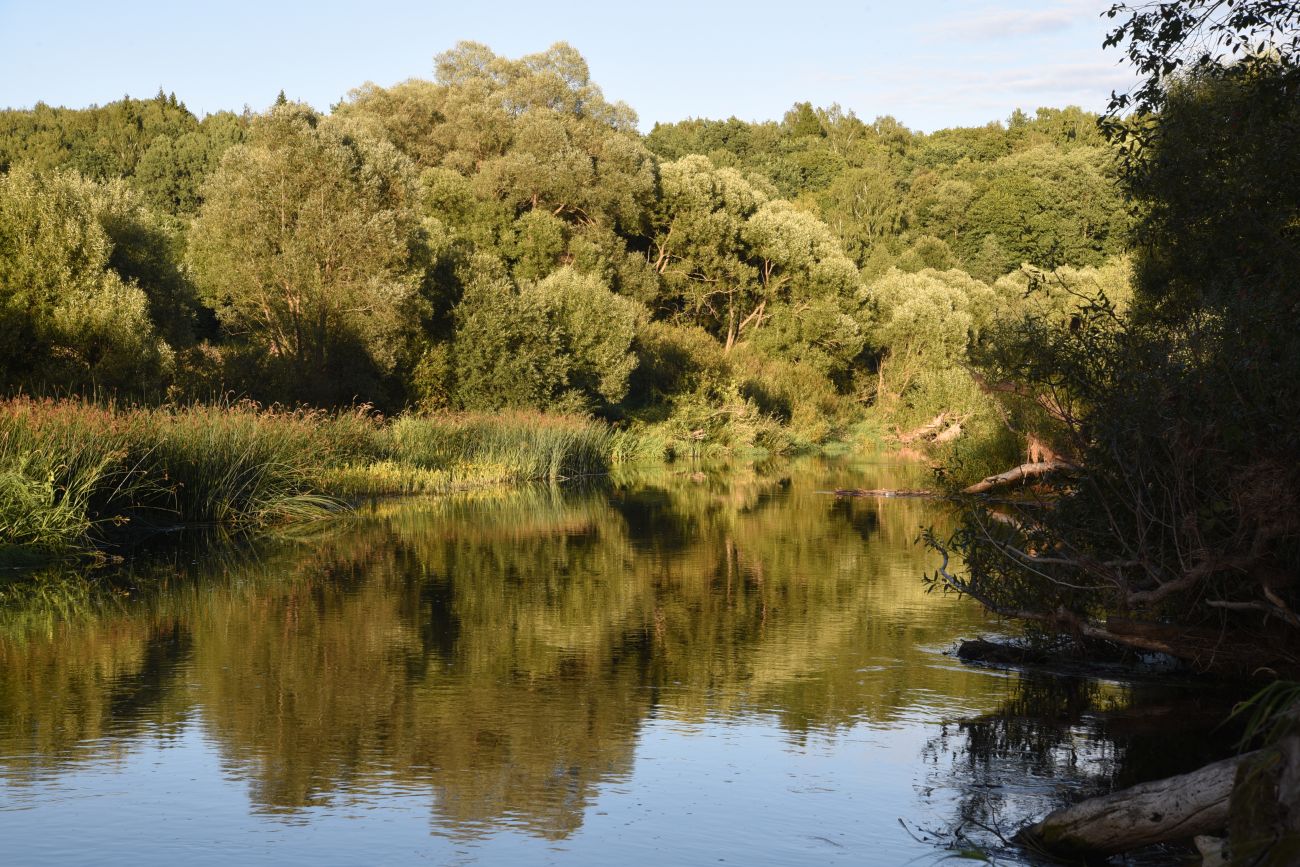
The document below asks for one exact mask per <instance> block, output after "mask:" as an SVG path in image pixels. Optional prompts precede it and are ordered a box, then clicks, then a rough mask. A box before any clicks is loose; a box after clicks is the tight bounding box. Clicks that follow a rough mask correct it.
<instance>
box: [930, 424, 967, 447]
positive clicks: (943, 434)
mask: <svg viewBox="0 0 1300 867" xmlns="http://www.w3.org/2000/svg"><path fill="white" fill-rule="evenodd" d="M959 436H961V422H959V421H955V422H953V423H952V424H950V425H948V427H946V428H944V429H943V430H941V431H939V433H937V434H935V435H934V441H935V442H936V443H950V442H952V441H953V440H955V439H957V437H959Z"/></svg>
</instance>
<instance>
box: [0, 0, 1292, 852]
mask: <svg viewBox="0 0 1300 867" xmlns="http://www.w3.org/2000/svg"><path fill="white" fill-rule="evenodd" d="M1109 14H1110V15H1111V17H1112V18H1116V17H1117V16H1118V21H1117V24H1116V26H1115V29H1114V30H1113V31H1112V32H1111V34H1110V36H1109V38H1108V40H1107V44H1108V45H1109V46H1110V47H1120V48H1121V49H1122V50H1123V51H1124V52H1125V53H1126V55H1127V59H1128V61H1129V62H1130V63H1131V64H1132V66H1133V67H1134V69H1135V70H1136V71H1137V72H1138V73H1139V74H1140V75H1141V76H1142V81H1141V83H1140V84H1139V86H1138V87H1137V88H1136V89H1135V90H1134V91H1133V92H1132V93H1130V94H1118V95H1113V96H1112V101H1111V105H1110V107H1109V110H1108V111H1107V113H1105V114H1103V115H1101V116H1098V115H1093V114H1090V113H1087V112H1085V111H1082V110H1080V109H1078V108H1070V107H1067V108H1060V109H1058V108H1039V109H1037V111H1036V112H1035V113H1034V114H1033V115H1029V114H1026V113H1024V112H1020V111H1017V112H1016V113H1014V114H1013V115H1012V116H1010V117H1009V118H1007V119H1006V120H1005V121H998V122H993V123H990V124H988V125H986V126H983V127H977V128H958V129H945V130H939V131H936V132H933V133H922V132H917V131H913V130H909V129H908V128H907V127H905V126H904V125H903V124H902V123H900V122H899V121H897V120H895V119H893V118H891V117H878V118H876V119H875V120H873V121H871V122H867V121H864V120H862V119H860V118H858V117H856V116H855V115H854V114H853V113H852V112H849V111H846V110H844V109H843V108H841V107H839V106H834V105H832V106H828V107H817V106H814V105H813V104H812V103H800V104H796V105H794V106H793V107H791V109H790V110H789V111H788V112H786V114H785V116H784V117H783V118H782V120H781V121H779V122H775V121H772V122H745V121H741V120H738V119H736V118H731V119H728V120H706V119H690V120H685V121H682V122H679V123H674V124H658V125H656V126H655V127H654V129H653V130H651V131H650V132H649V133H647V134H642V133H641V132H639V131H638V127H637V118H636V115H635V113H634V112H633V111H632V109H631V108H629V107H628V106H626V105H624V104H622V103H618V102H610V101H609V100H608V99H606V97H605V96H604V94H603V93H602V91H601V90H600V88H599V87H598V86H597V85H596V84H595V83H593V82H592V81H591V78H590V74H589V70H588V67H587V64H586V62H585V61H584V60H583V58H582V57H581V55H580V54H579V53H578V52H577V51H575V50H574V49H573V48H571V47H570V46H568V45H565V44H563V43H560V44H556V45H554V46H552V47H551V48H550V49H548V50H546V51H544V52H542V53H539V54H534V55H529V56H525V57H522V58H518V59H509V58H504V57H500V56H497V55H495V54H494V53H493V52H492V51H491V50H490V49H488V48H487V47H485V46H483V45H480V44H477V43H469V42H466V43H461V44H459V45H458V46H456V47H455V48H453V49H452V50H450V51H447V52H445V53H443V54H440V55H439V56H438V57H437V58H436V61H435V70H434V75H433V77H432V79H430V80H425V79H412V80H409V81H406V82H402V83H399V84H396V85H393V86H391V87H381V86H378V85H375V84H364V85H362V86H360V87H358V88H357V89H355V90H353V91H352V92H351V93H349V94H348V95H347V96H346V97H345V98H344V99H342V100H341V101H340V102H339V103H338V104H337V105H334V106H331V107H330V108H329V111H328V112H322V111H321V110H319V109H317V108H313V107H311V106H308V105H305V104H301V103H296V102H293V101H291V100H289V99H288V98H286V96H285V94H284V93H283V92H282V93H281V94H280V96H279V98H278V99H277V100H276V101H275V104H274V105H272V106H270V107H269V108H267V109H266V110H265V111H263V112H253V111H251V110H248V109H245V110H244V111H243V112H242V113H231V112H222V113H217V114H212V115H209V116H207V117H204V118H201V119H200V118H198V117H196V116H195V115H194V114H193V113H191V112H190V111H189V110H188V109H186V107H185V105H184V103H183V102H180V101H179V100H178V99H177V98H176V97H175V96H174V95H170V94H166V93H164V92H161V91H160V92H159V94H158V95H157V96H156V97H154V98H153V99H149V100H140V99H132V98H124V99H123V100H121V101H119V102H115V103H111V104H109V105H106V106H103V107H91V108H88V109H65V108H52V107H49V106H46V105H43V104H40V105H37V106H36V107H35V108H33V109H30V110H25V109H24V110H17V109H15V110H8V111H4V112H0V391H3V393H4V394H5V395H6V396H8V397H9V398H10V399H9V400H7V401H5V403H4V412H3V413H0V541H5V540H13V539H17V538H20V537H21V538H23V539H27V538H31V539H41V538H43V536H42V534H44V537H49V538H58V539H64V540H67V539H75V540H78V541H84V540H85V539H87V538H89V537H90V535H91V528H94V527H107V526H109V525H112V526H118V525H119V524H125V523H129V522H130V521H131V520H135V519H137V518H138V517H139V516H140V515H141V514H142V513H144V512H145V511H147V510H148V509H153V510H155V512H162V511H168V510H170V511H168V514H175V515H178V516H180V517H181V518H182V519H184V520H202V521H209V520H210V521H213V522H221V521H225V522H228V523H239V522H241V521H242V522H246V523H249V524H261V523H271V522H274V521H278V520H282V519H284V520H288V519H292V518H293V517H294V516H295V515H297V514H306V513H308V512H313V511H314V510H319V509H328V508H329V507H330V506H331V504H332V503H331V502H325V497H324V494H323V493H322V492H325V493H327V494H330V495H339V494H358V493H361V494H365V493H376V492H380V493H389V492H394V491H406V492H409V491H424V492H429V491H442V490H451V489H455V488H456V486H457V485H458V484H460V483H461V482H463V481H464V479H465V478H467V477H469V476H473V474H474V473H477V474H478V475H477V476H473V478H475V479H478V480H487V481H503V480H504V481H517V480H521V479H525V478H528V479H541V478H546V479H550V480H552V481H554V480H558V479H560V478H565V477H569V476H572V475H583V474H587V473H595V472H603V471H605V470H607V469H609V467H610V466H612V465H613V464H615V463H618V462H619V461H620V460H623V459H625V458H627V457H629V456H633V455H635V456H636V457H647V456H652V457H657V458H663V457H670V458H671V457H677V456H684V455H687V454H689V455H690V456H691V457H700V456H706V457H707V456H717V455H724V454H733V453H741V452H751V453H753V452H764V453H768V454H782V453H788V452H794V451H799V450H806V449H812V448H814V447H818V446H826V445H828V444H831V443H845V442H847V443H850V444H872V445H884V446H886V447H888V448H889V449H890V450H891V451H892V452H893V453H895V454H901V455H904V456H910V457H919V458H921V459H924V460H928V461H930V462H931V464H932V466H933V467H934V468H935V469H936V470H937V471H938V480H937V481H936V483H935V485H934V490H933V491H925V492H917V491H907V492H905V493H908V494H917V493H925V494H927V495H933V496H938V497H942V498H943V499H945V500H947V501H949V502H953V503H955V508H954V511H955V513H956V517H955V526H956V529H955V531H953V532H949V533H946V534H942V535H941V534H939V533H938V532H937V531H934V530H927V531H923V533H922V538H923V539H924V540H925V542H926V543H927V544H928V545H929V546H930V547H931V548H932V549H934V552H935V553H936V558H938V557H939V556H941V558H942V566H940V567H939V569H938V571H937V572H936V573H934V574H933V575H932V576H931V577H929V578H928V579H927V581H928V582H929V585H930V589H938V590H943V591H956V592H958V593H960V594H964V595H968V596H970V597H972V598H974V599H976V600H978V601H979V602H980V603H982V604H983V605H984V606H985V607H986V608H988V609H989V610H991V611H993V612H996V613H998V614H1001V615H1005V616H1008V617H1011V618H1015V619H1017V620H1019V621H1023V622H1026V623H1028V624H1031V631H1032V632H1033V635H1034V636H1035V637H1037V638H1041V639H1045V642H1044V643H1051V642H1052V641H1056V640H1059V639H1064V640H1065V642H1066V643H1068V644H1069V645H1070V647H1072V648H1074V649H1079V648H1082V649H1083V650H1084V652H1085V653H1092V652H1097V651H1100V650H1105V651H1106V652H1107V653H1111V652H1130V653H1131V652H1133V651H1140V652H1143V653H1156V654H1161V655H1164V656H1167V657H1172V658H1174V659H1176V660H1178V661H1181V663H1183V664H1185V665H1186V666H1187V667H1189V668H1192V669H1195V670H1198V671H1200V672H1214V673H1217V674H1221V675H1230V676H1233V677H1237V678H1241V679H1245V678H1247V677H1251V678H1255V679H1268V680H1274V681H1276V683H1274V687H1271V689H1274V692H1273V693H1271V695H1272V698H1271V699H1269V701H1271V702H1272V705H1271V706H1270V707H1268V708H1265V709H1264V710H1263V711H1260V713H1259V714H1258V715H1257V720H1264V721H1266V722H1267V724H1268V725H1267V726H1264V727H1260V726H1256V729H1257V731H1258V732H1259V733H1268V732H1271V734H1272V741H1273V742H1272V745H1271V746H1268V745H1266V747H1265V748H1264V749H1263V750H1261V751H1260V752H1258V753H1255V754H1253V755H1254V758H1249V756H1250V755H1251V754H1247V757H1244V758H1243V761H1245V762H1254V763H1255V765H1254V766H1251V767H1253V770H1252V769H1250V767H1248V765H1247V764H1243V765H1242V767H1243V768H1247V770H1246V771H1243V772H1242V774H1241V775H1240V776H1239V779H1241V780H1245V781H1246V782H1249V783H1250V785H1251V786H1254V785H1255V782H1251V781H1252V780H1255V781H1257V780H1264V781H1265V783H1261V784H1259V785H1263V786H1265V787H1266V788H1267V787H1272V788H1268V789H1267V791H1266V792H1264V794H1263V795H1258V794H1257V792H1256V790H1255V789H1248V787H1247V786H1246V785H1245V784H1244V783H1239V784H1238V786H1237V790H1236V793H1235V794H1233V795H1232V798H1233V805H1232V811H1233V819H1232V822H1233V823H1234V824H1233V828H1232V832H1231V837H1232V839H1233V840H1234V841H1236V842H1235V845H1237V847H1238V849H1237V852H1236V854H1235V855H1234V857H1236V858H1237V859H1238V860H1236V861H1234V862H1233V863H1251V864H1255V863H1278V864H1282V863H1294V858H1290V859H1289V860H1288V857H1289V856H1288V855H1287V854H1286V853H1283V854H1281V855H1280V858H1281V859H1282V860H1275V861H1261V860H1248V859H1249V858H1254V854H1253V853H1254V852H1255V850H1254V849H1252V848H1251V847H1257V848H1258V850H1259V851H1260V852H1264V853H1265V854H1267V853H1268V850H1269V847H1273V848H1274V850H1275V851H1278V852H1280V851H1281V850H1280V849H1277V847H1275V846H1274V843H1275V842H1276V841H1277V840H1281V839H1283V838H1284V837H1285V835H1288V834H1289V835H1290V837H1287V838H1286V839H1289V840H1290V843H1289V844H1288V845H1291V846H1293V847H1295V846H1300V844H1297V843H1296V842H1295V841H1296V840H1297V839H1300V837H1297V830H1296V829H1297V828H1300V806H1297V805H1300V775H1297V774H1296V773H1295V771H1294V769H1295V768H1300V728H1297V726H1296V723H1295V720H1296V719H1297V718H1300V717H1296V716H1295V714H1296V713H1300V712H1298V711H1296V710H1295V708H1296V707H1300V704H1296V702H1297V701H1300V698H1298V697H1300V687H1297V686H1295V684H1289V685H1288V684H1287V682H1286V681H1285V678H1294V677H1297V676H1300V641H1297V638H1298V636H1300V614H1298V613H1297V612H1300V580H1297V572H1296V568H1295V563H1296V561H1297V559H1300V517H1298V516H1300V493H1298V492H1300V435H1298V433H1297V426H1296V424H1295V423H1294V421H1293V420H1292V419H1291V415H1292V414H1293V412H1294V407H1295V405H1296V404H1297V403H1300V342H1298V339H1297V330H1296V328H1295V320H1296V316H1297V314H1298V313H1300V302H1298V301H1297V299H1298V298H1300V291H1298V290H1300V285H1298V284H1297V274H1300V261H1298V260H1300V148H1298V147H1297V146H1296V143H1297V140H1298V139H1300V62H1298V61H1297V57H1298V56H1300V4H1297V3H1294V2H1273V0H1188V2H1183V3H1175V2H1162V3H1147V4H1140V5H1137V6H1134V7H1127V6H1125V5H1123V4H1120V5H1117V6H1116V7H1114V8H1113V9H1111V10H1110V13H1109ZM29 396H36V398H42V397H54V398H59V397H66V396H78V397H85V398H87V399H86V400H84V401H65V402H59V401H56V400H51V401H44V402H43V401H41V400H39V399H33V398H31V397H29ZM245 398H246V399H248V402H244V403H240V402H237V401H239V400H241V399H245ZM268 405H270V406H272V407H273V408H272V409H269V410H267V409H264V407H266V406H268ZM124 406H131V407H135V409H134V410H132V411H131V412H123V411H122V410H121V407H124ZM381 416H396V417H397V420H396V421H386V420H384V418H382V417H381ZM70 443H71V444H72V445H69V444H70ZM87 443H90V444H91V445H86V444H87ZM216 444H219V447H217V445H216ZM56 447H57V448H56ZM60 448H61V449H64V451H62V452H59V451H58V449H60ZM223 449H224V450H225V451H223ZM56 453H57V454H59V455H63V456H64V457H59V458H57V460H56V459H55V458H49V457H47V455H49V454H56ZM304 456H312V457H310V458H307V457H304ZM56 464H57V466H56ZM309 464H311V465H309ZM110 467H114V468H116V469H112V470H111V471H110V470H106V469H105V468H110ZM230 467H236V468H237V470H230V469H229V468H230ZM466 467H473V468H474V469H473V471H472V472H469V473H467V471H466V470H465V468H466ZM69 468H73V469H75V470H76V472H73V471H72V470H70V469H69ZM141 468H146V469H147V472H146V471H145V470H142V469H141ZM1008 468H1010V469H1008ZM182 470H183V471H184V472H186V473H189V475H186V476H184V479H185V481H183V482H180V481H177V480H178V479H180V478H181V476H180V475H179V473H180V472H181V471H182ZM998 471H1002V472H998ZM78 473H80V474H81V475H80V476H78V475H77V474H78ZM245 473H247V476H245ZM60 474H62V475H60ZM150 474H152V475H150ZM386 474H387V475H386ZM457 474H459V475H457ZM146 476H147V477H148V478H146ZM254 476H255V477H256V478H257V479H258V480H259V481H258V484H262V485H264V487H263V488H256V487H255V486H253V485H251V484H248V483H246V481H245V479H246V477H247V478H252V477H254ZM56 478H57V479H59V480H58V481H56ZM76 478H85V479H86V480H87V481H85V482H84V484H83V483H79V482H76V481H75V479H76ZM124 480H130V485H132V486H134V487H130V486H128V485H127V484H126V482H125V481H124ZM159 480H161V481H159ZM78 485H81V487H78ZM204 485H209V487H208V488H205V487H204ZM123 492H129V494H130V496H129V497H128V496H127V495H126V494H124V493H123ZM841 493H843V492H841ZM858 493H864V494H868V495H874V494H878V493H880V492H871V491H867V492H858ZM890 493H895V494H896V493H899V492H897V491H895V492H890ZM24 498H26V499H24ZM78 498H80V499H78ZM38 500H39V501H40V503H42V504H43V506H42V508H43V509H44V511H40V510H38V509H36V508H35V507H32V506H29V505H28V504H29V503H35V502H37V501H38ZM69 503H78V504H79V505H77V506H76V508H75V509H73V508H65V507H67V505H68V504H69ZM231 504H234V505H231ZM60 510H62V511H60ZM132 510H135V511H132ZM38 513H39V515H40V516H41V517H40V518H39V521H38V520H37V518H34V517H33V516H35V515H38ZM65 513H66V514H65ZM60 516H62V517H60ZM231 516H234V518H233V519H232V518H231ZM60 521H62V522H63V523H59V522H60ZM38 524H39V526H38ZM15 528H18V529H15ZM23 534H27V535H26V536H23ZM47 547H50V548H53V547H55V546H54V545H49V546H47ZM1288 706H1290V707H1291V708H1292V710H1291V711H1290V713H1291V714H1292V716H1291V717H1290V718H1289V720H1290V721H1289V722H1288V721H1287V719H1288V718H1287V717H1286V716H1285V713H1282V712H1281V711H1282V709H1284V708H1286V707H1288ZM1266 711H1267V712H1266ZM1279 720H1281V722H1279ZM1264 742H1267V738H1265V739H1264ZM1270 751H1271V752H1270ZM1279 757H1281V758H1279ZM1285 762H1290V764H1289V765H1285V767H1289V768H1291V770H1286V771H1283V770H1279V768H1282V767H1283V765H1284V764H1285ZM1287 774H1289V775H1290V776H1286V775H1287ZM1252 775H1253V776H1252ZM1270 775H1271V776H1270ZM1247 778H1249V779H1247ZM1232 785H1233V784H1232V779H1231V775H1229V777H1228V782H1227V789H1228V790H1231V789H1232ZM1287 786H1290V789H1286V787H1287ZM1259 791H1263V789H1260V790H1259ZM1287 792H1289V794H1287ZM1252 793H1254V794H1252ZM1227 799H1228V795H1227V794H1226V793H1225V794H1224V795H1223V798H1222V799H1221V800H1223V802H1224V804H1226V803H1227ZM1260 804H1264V805H1266V806H1267V807H1268V810H1272V809H1273V806H1272V805H1275V804H1276V805H1280V806H1278V807H1277V809H1278V810H1283V812H1285V811H1286V810H1289V811H1290V812H1289V813H1285V815H1283V813H1281V812H1278V813H1276V815H1275V814H1274V813H1272V812H1268V811H1267V810H1265V809H1264V808H1263V807H1259V808H1258V809H1257V807H1258V805H1260ZM1224 810H1225V811H1226V810H1227V807H1226V806H1224ZM1138 812H1141V811H1138ZM1147 812H1150V811H1149V810H1148V811H1147ZM1279 817H1280V818H1279ZM1226 821H1227V819H1226V812H1225V813H1224V817H1223V818H1222V821H1221V822H1220V825H1222V823H1223V822H1226ZM1103 830H1105V831H1106V833H1107V834H1108V833H1110V831H1111V829H1110V828H1109V827H1107V828H1105V829H1103ZM1183 830H1185V829H1183ZM1212 830H1214V831H1216V832H1219V831H1222V830H1223V828H1222V827H1220V826H1216V827H1215V828H1213V829H1212ZM1103 836H1105V835H1103ZM1049 837H1050V835H1047V836H1044V837H1043V839H1042V841H1041V842H1043V843H1044V844H1045V845H1051V846H1055V845H1056V844H1057V843H1059V842H1060V841H1059V840H1054V839H1049ZM1260 841H1263V842H1260ZM1066 842H1069V841H1066ZM1104 845H1110V843H1104ZM1090 846H1091V848H1089V847H1090ZM1059 848H1062V849H1063V850H1064V849H1068V848H1069V847H1068V846H1063V847H1059ZM1076 848H1078V849H1079V851H1088V852H1093V851H1106V850H1104V849H1097V848H1096V846H1095V845H1093V844H1088V845H1084V844H1083V843H1079V844H1078V846H1077V847H1076ZM1296 852H1300V848H1291V849H1288V850H1287V853H1290V855H1294V853H1296ZM1261 857H1262V856H1261Z"/></svg>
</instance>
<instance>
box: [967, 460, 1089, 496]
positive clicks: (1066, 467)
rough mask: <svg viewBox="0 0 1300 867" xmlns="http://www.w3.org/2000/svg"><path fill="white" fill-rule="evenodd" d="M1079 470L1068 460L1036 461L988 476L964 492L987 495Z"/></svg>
mask: <svg viewBox="0 0 1300 867" xmlns="http://www.w3.org/2000/svg"><path fill="white" fill-rule="evenodd" d="M1077 469H1079V468H1078V466H1076V465H1075V464H1072V463H1070V462H1069V461H1066V460H1060V459H1057V460H1051V461H1035V462H1032V463H1027V464H1021V465H1020V466H1018V467H1012V468H1011V469H1009V470H1007V471H1006V472H1002V473H998V474H997V475H993V476H987V477H985V478H984V479H981V480H980V481H978V482H976V483H975V484H973V485H970V486H969V487H967V488H965V489H963V490H962V493H963V494H985V493H988V492H989V491H992V490H995V489H997V488H1004V487H1006V486H1008V485H1014V484H1016V483H1018V482H1024V481H1027V480H1029V479H1037V478H1040V477H1042V476H1046V475H1048V474H1049V473H1058V472H1069V471H1073V470H1077Z"/></svg>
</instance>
